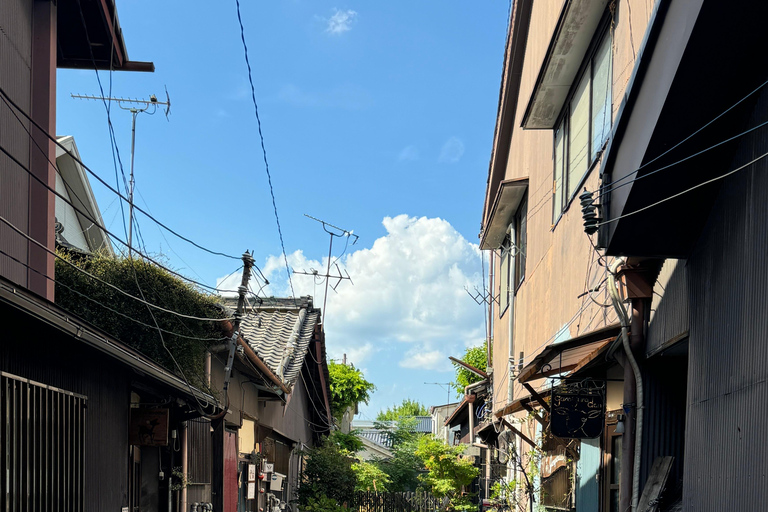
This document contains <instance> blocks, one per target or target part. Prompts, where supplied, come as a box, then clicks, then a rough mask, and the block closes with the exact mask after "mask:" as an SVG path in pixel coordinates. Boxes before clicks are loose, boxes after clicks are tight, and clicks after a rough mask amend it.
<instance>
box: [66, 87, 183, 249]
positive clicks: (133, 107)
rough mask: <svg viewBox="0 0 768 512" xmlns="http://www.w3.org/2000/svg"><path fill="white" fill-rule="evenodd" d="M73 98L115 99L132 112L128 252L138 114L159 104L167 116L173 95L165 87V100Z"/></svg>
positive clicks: (80, 97)
mask: <svg viewBox="0 0 768 512" xmlns="http://www.w3.org/2000/svg"><path fill="white" fill-rule="evenodd" d="M71 96H72V98H75V99H78V100H96V101H105V102H106V101H110V102H112V101H114V102H115V103H117V106H118V107H120V108H121V109H122V110H127V111H128V112H130V113H131V117H132V120H131V177H130V180H129V186H128V252H129V254H130V252H131V251H132V249H133V243H132V242H133V240H132V239H133V188H134V185H135V180H134V177H133V160H134V156H135V154H136V116H138V115H139V114H141V113H142V112H147V111H148V110H149V109H152V112H150V113H149V115H154V113H155V112H156V111H157V107H158V106H164V107H165V118H166V119H168V115H169V114H170V113H171V97H170V96H169V95H168V89H167V88H166V89H165V101H159V100H158V99H157V96H155V95H154V94H150V95H149V99H148V100H144V99H138V98H113V97H109V96H90V95H88V94H71Z"/></svg>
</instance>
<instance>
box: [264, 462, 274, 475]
mask: <svg viewBox="0 0 768 512" xmlns="http://www.w3.org/2000/svg"><path fill="white" fill-rule="evenodd" d="M274 470H275V463H274V462H265V463H264V472H265V473H272V472H273V471H274Z"/></svg>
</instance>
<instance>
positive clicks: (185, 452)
mask: <svg viewBox="0 0 768 512" xmlns="http://www.w3.org/2000/svg"><path fill="white" fill-rule="evenodd" d="M187 429H188V423H187V422H186V421H183V422H182V423H181V474H182V475H184V476H183V477H182V478H184V479H185V480H186V478H187V472H188V471H189V448H188V446H187V443H188V442H189V441H188V438H187ZM181 510H182V511H183V512H186V510H187V485H186V482H184V485H182V487H181Z"/></svg>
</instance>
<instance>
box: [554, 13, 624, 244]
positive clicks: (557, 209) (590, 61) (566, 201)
mask: <svg viewBox="0 0 768 512" xmlns="http://www.w3.org/2000/svg"><path fill="white" fill-rule="evenodd" d="M610 20H611V17H610V13H609V12H606V13H605V14H604V15H603V19H602V20H601V21H600V24H599V25H598V28H597V30H596V31H595V35H594V37H593V38H592V41H591V42H590V45H589V49H588V50H587V53H586V55H585V56H584V61H583V62H582V63H581V67H580V68H579V72H578V73H577V74H576V78H575V79H574V81H573V83H572V84H571V88H570V90H569V91H568V96H567V97H566V100H565V103H564V104H563V108H562V109H561V111H560V114H559V115H558V117H557V121H556V122H555V126H554V130H553V137H552V161H553V166H552V168H553V175H552V229H554V228H555V226H557V224H558V223H559V222H560V219H561V218H562V217H563V215H564V214H565V212H567V211H568V208H570V206H571V203H572V202H573V200H574V199H575V198H576V196H578V194H579V189H580V188H581V187H582V186H583V184H584V182H585V181H586V179H587V177H588V176H589V175H590V174H591V172H592V169H593V168H594V167H595V165H596V164H597V162H598V161H599V160H600V155H601V153H602V151H603V150H604V149H605V145H606V143H607V142H608V139H609V138H610V129H611V128H612V127H613V115H612V114H613V109H612V108H611V119H610V123H609V129H608V132H607V133H606V135H605V137H604V140H603V141H601V143H600V149H597V150H595V151H593V128H594V126H593V124H594V119H593V117H592V114H593V108H594V105H593V98H594V88H593V83H594V79H595V75H594V69H595V66H594V63H595V60H596V58H597V57H598V50H600V49H601V47H602V45H603V43H604V42H605V41H606V39H608V40H609V41H610V43H609V49H610V52H609V54H610V59H609V72H608V81H609V84H610V91H609V95H608V96H609V99H610V101H608V102H607V103H609V104H610V105H611V106H613V85H614V84H613V43H612V41H611V40H612V38H613V33H612V31H611V30H610ZM587 76H588V77H589V80H588V89H589V98H588V99H589V104H588V106H587V110H588V115H589V117H588V120H587V127H588V129H589V133H588V134H587V155H588V157H589V161H588V162H587V166H586V170H585V171H584V173H583V174H582V175H581V176H580V177H579V178H578V180H577V181H576V186H575V187H574V189H573V192H572V193H569V192H568V190H569V186H568V185H569V180H568V174H569V171H570V161H569V160H570V142H571V137H570V135H571V134H570V118H571V113H572V104H573V100H574V97H575V95H576V92H577V91H578V90H579V88H580V86H581V85H582V81H583V80H584V79H585V77H587ZM561 131H562V132H563V135H562V139H563V140H562V146H563V148H562V149H563V151H562V161H561V162H558V160H557V156H558V151H557V135H558V133H560V132H561ZM558 163H559V164H560V165H559V166H558ZM558 167H561V169H560V172H561V180H560V193H559V194H558V188H557V168H558ZM558 195H559V199H560V201H559V202H560V204H559V205H558V204H557V203H558Z"/></svg>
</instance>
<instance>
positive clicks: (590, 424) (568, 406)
mask: <svg viewBox="0 0 768 512" xmlns="http://www.w3.org/2000/svg"><path fill="white" fill-rule="evenodd" d="M551 408H552V412H551V415H550V420H551V423H550V428H551V430H552V435H554V436H557V437H565V438H571V439H594V438H596V437H599V436H600V434H602V432H603V425H604V424H605V382H604V381H595V380H592V379H586V380H583V381H580V382H573V383H566V384H561V385H559V386H557V387H555V388H553V389H552V402H551Z"/></svg>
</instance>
